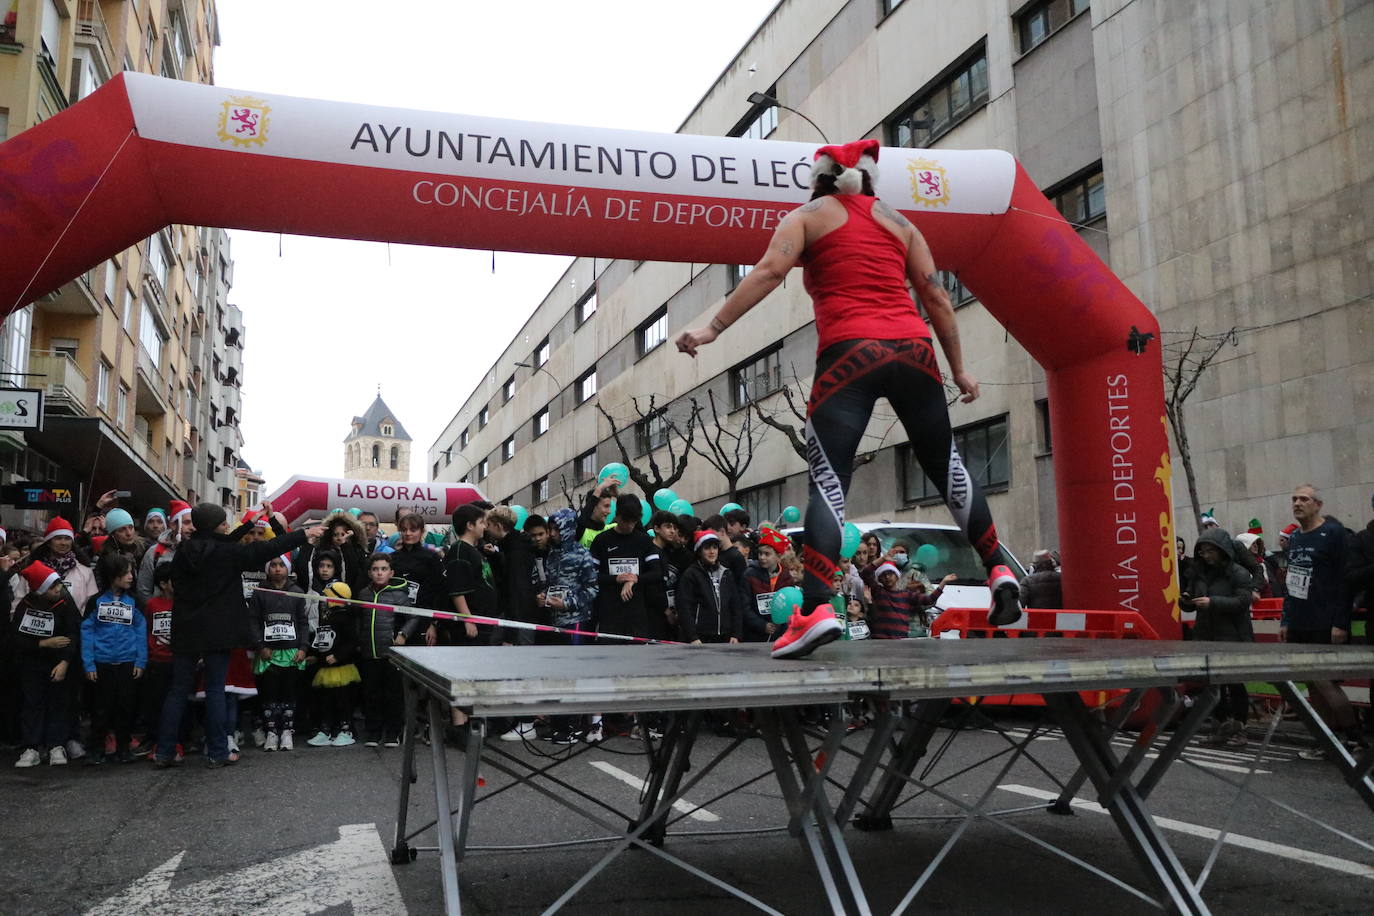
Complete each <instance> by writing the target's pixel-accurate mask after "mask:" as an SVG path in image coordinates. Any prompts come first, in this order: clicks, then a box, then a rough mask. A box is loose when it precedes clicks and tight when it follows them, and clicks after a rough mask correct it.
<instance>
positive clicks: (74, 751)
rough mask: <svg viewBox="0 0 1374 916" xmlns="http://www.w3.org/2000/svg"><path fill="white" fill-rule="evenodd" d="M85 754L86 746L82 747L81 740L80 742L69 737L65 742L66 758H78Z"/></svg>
mask: <svg viewBox="0 0 1374 916" xmlns="http://www.w3.org/2000/svg"><path fill="white" fill-rule="evenodd" d="M85 756H86V748H85V747H83V746H82V745H81V742H80V741H77V740H76V739H75V738H73V739H71V740H70V741H68V742H67V759H68V760H80V759H81V758H82V757H85Z"/></svg>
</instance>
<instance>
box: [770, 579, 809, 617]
mask: <svg viewBox="0 0 1374 916" xmlns="http://www.w3.org/2000/svg"><path fill="white" fill-rule="evenodd" d="M801 605H802V590H801V589H800V588H798V587H797V586H795V585H789V586H787V587H786V588H780V589H778V590H777V591H776V592H774V593H773V601H772V603H771V604H769V605H768V616H769V617H771V618H772V620H773V622H774V623H779V624H785V623H787V621H788V620H790V619H791V618H792V611H793V610H794V609H795V608H799V607H801Z"/></svg>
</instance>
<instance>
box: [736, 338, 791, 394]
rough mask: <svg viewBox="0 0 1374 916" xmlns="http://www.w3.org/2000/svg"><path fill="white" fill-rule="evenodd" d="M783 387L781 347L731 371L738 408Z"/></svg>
mask: <svg viewBox="0 0 1374 916" xmlns="http://www.w3.org/2000/svg"><path fill="white" fill-rule="evenodd" d="M781 387H782V348H781V347H774V348H773V349H772V350H770V351H768V352H766V353H761V354H759V355H758V356H755V357H754V358H753V359H751V360H749V361H748V362H746V363H742V364H741V365H739V366H736V367H735V368H734V369H731V370H730V391H731V396H732V398H733V401H734V405H735V406H736V407H743V406H744V405H746V404H748V403H749V402H750V401H754V400H757V399H759V398H761V397H764V396H766V395H769V394H772V393H773V392H774V391H777V390H778V389H779V388H781Z"/></svg>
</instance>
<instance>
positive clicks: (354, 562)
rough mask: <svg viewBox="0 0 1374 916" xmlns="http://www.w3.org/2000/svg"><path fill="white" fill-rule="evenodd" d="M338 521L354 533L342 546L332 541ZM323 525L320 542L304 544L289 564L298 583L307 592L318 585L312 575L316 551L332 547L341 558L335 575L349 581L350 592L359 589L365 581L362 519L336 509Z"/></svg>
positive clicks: (364, 543)
mask: <svg viewBox="0 0 1374 916" xmlns="http://www.w3.org/2000/svg"><path fill="white" fill-rule="evenodd" d="M338 524H343V525H347V526H348V528H349V530H351V531H352V532H353V537H351V538H349V539H348V541H347V542H346V543H345V544H344V545H343V547H342V548H339V547H335V546H334V544H333V530H334V526H335V525H338ZM324 526H325V532H324V535H323V536H322V537H321V538H320V543H319V544H306V545H305V546H304V547H302V548H301V549H300V550H299V551H297V552H296V561H295V562H294V563H292V564H291V571H292V572H293V573H295V575H296V582H297V584H299V585H300V586H301V587H302V588H304V589H306V590H307V591H313V590H314V589H315V588H317V587H318V585H319V584H320V583H318V582H317V581H316V579H315V578H314V576H312V575H311V574H312V573H313V572H314V568H315V567H314V560H315V554H316V552H318V551H321V550H333V551H334V552H336V553H338V554H339V558H340V568H339V569H337V570H335V571H334V575H335V576H336V577H337V578H339V579H342V580H343V581H344V582H346V583H348V587H349V588H350V589H352V590H353V591H355V592H357V591H361V590H362V588H363V586H365V585H366V584H367V554H366V553H365V550H366V548H367V529H365V528H364V527H363V525H362V522H360V521H358V520H357V519H356V518H354V517H353V516H351V515H349V514H348V513H347V512H336V513H335V514H333V515H331V516H329V518H327V519H325V520H324ZM274 540H275V538H274ZM282 552H283V551H278V553H282Z"/></svg>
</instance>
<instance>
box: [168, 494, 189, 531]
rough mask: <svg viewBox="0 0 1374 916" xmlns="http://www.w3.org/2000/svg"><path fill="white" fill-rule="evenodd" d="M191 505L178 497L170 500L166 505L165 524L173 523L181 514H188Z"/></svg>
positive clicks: (178, 520) (178, 519) (176, 521)
mask: <svg viewBox="0 0 1374 916" xmlns="http://www.w3.org/2000/svg"><path fill="white" fill-rule="evenodd" d="M190 514H191V507H190V506H189V505H188V504H187V503H184V502H182V501H181V500H179V499H174V500H172V502H171V504H170V505H168V506H167V524H168V525H169V526H170V525H175V524H177V523H179V522H180V521H181V517H182V516H183V515H190Z"/></svg>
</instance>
